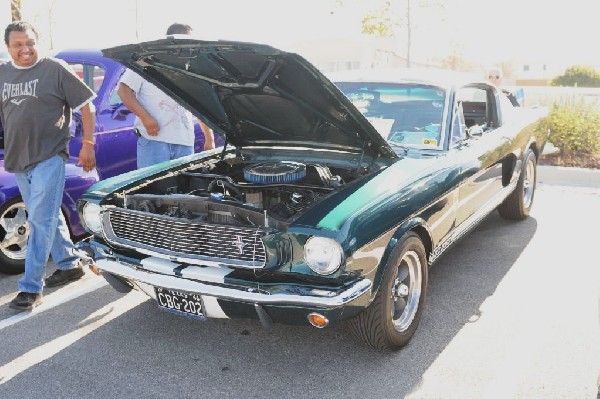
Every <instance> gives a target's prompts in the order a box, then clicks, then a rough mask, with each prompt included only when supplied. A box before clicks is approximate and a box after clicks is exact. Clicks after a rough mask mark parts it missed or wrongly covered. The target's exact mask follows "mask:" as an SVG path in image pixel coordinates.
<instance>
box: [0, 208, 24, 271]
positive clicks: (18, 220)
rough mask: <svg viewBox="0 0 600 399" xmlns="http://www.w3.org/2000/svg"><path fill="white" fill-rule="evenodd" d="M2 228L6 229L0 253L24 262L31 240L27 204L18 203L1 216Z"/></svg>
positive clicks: (0, 245) (0, 223)
mask: <svg viewBox="0 0 600 399" xmlns="http://www.w3.org/2000/svg"><path fill="white" fill-rule="evenodd" d="M0 226H1V227H2V229H4V238H3V239H2V241H1V242H0V252H2V254H3V255H4V256H6V257H7V258H9V259H13V260H24V259H25V252H26V251H27V239H28V238H29V224H28V223H27V209H26V208H25V204H24V203H23V202H16V203H14V204H12V205H10V206H9V207H8V208H6V209H5V210H4V212H2V214H1V215H0Z"/></svg>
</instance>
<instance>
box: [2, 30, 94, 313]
mask: <svg viewBox="0 0 600 399" xmlns="http://www.w3.org/2000/svg"><path fill="white" fill-rule="evenodd" d="M37 40H38V35H37V32H36V30H35V29H34V27H33V26H32V25H31V24H29V23H27V22H24V21H18V22H13V23H11V24H9V25H8V26H7V27H6V29H5V31H4V42H5V43H6V46H7V48H8V52H9V54H10V56H11V58H12V61H11V62H8V63H5V64H0V95H1V98H0V119H1V122H2V125H3V126H4V156H5V158H4V167H5V169H6V170H7V171H9V172H13V173H14V174H15V176H16V179H17V184H18V186H19V191H20V192H21V196H22V197H23V201H24V202H25V206H26V207H27V212H28V215H27V222H28V224H29V228H30V233H29V241H28V245H27V253H26V257H25V275H24V276H23V278H21V280H19V293H18V294H17V296H16V297H15V298H14V299H13V301H12V302H11V303H10V307H11V308H14V309H17V310H30V309H33V308H34V307H35V306H37V305H39V304H40V303H41V299H42V289H43V286H44V283H45V285H46V286H48V287H53V286H57V285H62V284H66V283H68V282H70V281H73V280H77V279H79V278H81V277H82V276H83V275H84V271H83V269H82V267H81V265H79V262H78V261H79V259H78V258H77V257H76V256H75V255H74V253H73V243H72V241H71V238H70V236H69V230H68V227H67V225H66V222H65V220H64V217H63V215H62V213H61V210H60V206H61V202H62V201H61V200H62V195H63V190H64V186H65V162H66V160H67V159H68V157H69V147H68V145H69V139H70V134H69V124H70V122H71V116H72V112H73V110H78V109H79V110H81V117H82V121H83V146H82V148H81V151H80V153H79V163H80V164H81V165H82V166H83V169H84V170H85V171H90V170H92V169H93V168H95V167H96V157H95V152H94V126H95V121H94V111H93V109H94V108H93V104H92V103H91V101H92V100H93V99H94V98H95V93H94V92H93V91H92V90H91V89H89V88H88V87H87V86H86V84H85V83H84V82H83V81H82V80H81V79H80V78H79V77H78V76H77V75H76V74H75V73H74V72H73V70H72V69H71V68H70V67H69V65H68V64H66V63H65V62H64V61H62V60H58V59H54V58H49V57H40V56H38V52H37V48H36V46H37ZM50 254H52V259H53V261H54V263H55V264H56V267H57V270H56V272H55V273H54V274H52V275H51V276H49V277H48V278H46V279H45V280H44V276H45V270H46V263H47V262H48V259H49V256H50Z"/></svg>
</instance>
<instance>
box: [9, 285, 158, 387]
mask: <svg viewBox="0 0 600 399" xmlns="http://www.w3.org/2000/svg"><path fill="white" fill-rule="evenodd" d="M102 280H104V279H102ZM146 300H148V297H147V296H146V295H144V294H142V293H140V292H138V291H132V292H130V293H129V294H127V295H125V296H124V297H122V298H119V299H117V300H116V301H113V302H111V303H109V304H108V305H106V306H104V307H102V308H101V309H98V310H97V311H95V312H94V313H92V314H90V315H89V316H88V317H87V318H86V319H85V320H83V321H82V324H85V323H86V322H90V323H89V324H86V325H84V326H83V327H81V328H78V329H77V330H74V331H71V332H70V333H68V334H65V335H63V336H61V337H58V338H56V339H54V340H52V341H50V342H47V343H45V344H43V345H40V346H38V347H37V348H34V349H32V350H30V351H29V352H27V353H25V354H23V355H21V356H19V357H18V358H16V359H14V360H13V361H11V362H9V363H6V364H5V365H3V366H1V367H0V385H2V384H4V383H5V382H7V381H9V380H11V379H12V378H14V377H15V376H17V375H19V374H21V373H22V372H24V371H26V370H27V369H29V368H31V367H34V366H35V365H36V364H39V363H41V362H43V361H45V360H48V359H50V358H51V357H52V356H54V355H56V354H57V353H59V352H60V351H62V350H64V349H66V348H68V347H69V346H70V345H72V344H74V343H75V342H77V341H79V340H80V339H81V338H83V337H85V336H86V335H88V334H89V333H91V332H93V331H95V330H96V329H98V328H100V327H102V326H103V325H105V324H107V323H109V322H110V321H112V320H113V319H115V318H117V317H119V316H120V315H122V314H123V313H126V312H128V311H129V310H131V309H133V308H135V307H136V306H138V305H139V304H141V303H143V302H145V301H146ZM61 303H62V302H61ZM92 320H95V321H92Z"/></svg>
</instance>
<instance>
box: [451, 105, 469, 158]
mask: <svg viewBox="0 0 600 399" xmlns="http://www.w3.org/2000/svg"><path fill="white" fill-rule="evenodd" d="M466 138H467V126H466V124H465V115H464V111H463V105H462V101H458V102H457V103H456V105H455V106H454V110H453V112H452V135H451V137H450V147H454V146H456V145H457V144H458V143H460V142H461V141H463V140H465V139H466Z"/></svg>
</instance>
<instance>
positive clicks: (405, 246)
mask: <svg viewBox="0 0 600 399" xmlns="http://www.w3.org/2000/svg"><path fill="white" fill-rule="evenodd" d="M427 279H428V267H427V256H426V254H425V247H424V246H423V243H422V242H421V239H420V238H419V236H418V235H417V234H415V233H413V232H409V233H407V234H405V235H404V236H403V237H402V238H401V239H400V240H399V241H398V243H397V244H396V246H395V247H394V250H393V252H392V254H391V256H390V259H389V260H388V263H387V265H386V267H385V271H384V275H383V278H382V281H381V286H380V287H379V292H378V293H377V295H376V296H375V299H374V301H373V303H371V305H369V307H368V308H367V309H365V310H364V311H363V312H361V313H359V314H358V315H357V316H356V317H354V318H353V319H351V320H350V321H349V325H350V328H351V330H352V331H353V333H354V334H355V335H356V336H357V337H358V338H359V339H361V340H363V341H364V342H365V343H366V344H367V345H369V346H371V347H373V348H375V349H377V350H379V351H393V350H398V349H400V348H402V347H403V346H405V345H406V344H408V342H409V341H410V339H411V338H412V337H413V335H414V334H415V331H416V330H417V327H418V325H419V321H420V320H421V315H422V313H423V308H424V306H425V294H426V291H427Z"/></svg>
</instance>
